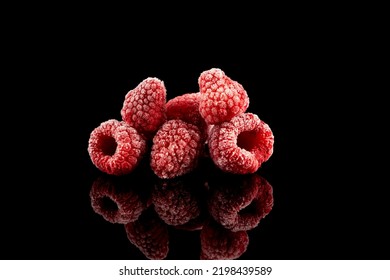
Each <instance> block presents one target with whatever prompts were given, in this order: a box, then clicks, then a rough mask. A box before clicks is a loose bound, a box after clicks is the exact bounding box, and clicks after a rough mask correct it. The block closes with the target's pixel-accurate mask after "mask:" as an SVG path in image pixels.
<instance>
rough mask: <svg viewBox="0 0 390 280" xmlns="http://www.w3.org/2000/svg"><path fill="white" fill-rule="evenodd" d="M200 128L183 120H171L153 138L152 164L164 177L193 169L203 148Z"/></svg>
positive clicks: (155, 171) (178, 174) (174, 175)
mask: <svg viewBox="0 0 390 280" xmlns="http://www.w3.org/2000/svg"><path fill="white" fill-rule="evenodd" d="M202 145H203V143H202V141H201V136H200V131H199V129H198V128H197V127H196V126H195V125H192V124H188V123H186V122H184V121H182V120H169V121H167V122H166V123H164V124H163V125H162V127H161V128H160V129H159V130H158V131H157V133H156V135H155V136H154V138H153V145H152V151H151V161H150V166H151V168H152V170H153V171H154V173H155V174H156V175H157V176H158V177H160V178H163V179H167V178H174V177H176V176H180V175H184V174H186V173H188V172H190V171H191V170H193V169H194V168H195V167H196V165H197V163H198V158H199V154H200V152H201V149H202Z"/></svg>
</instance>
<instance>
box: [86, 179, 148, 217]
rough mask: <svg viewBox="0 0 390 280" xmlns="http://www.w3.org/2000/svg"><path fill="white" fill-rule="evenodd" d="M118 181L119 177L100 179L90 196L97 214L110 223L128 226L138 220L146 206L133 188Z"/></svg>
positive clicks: (94, 183) (95, 182)
mask: <svg viewBox="0 0 390 280" xmlns="http://www.w3.org/2000/svg"><path fill="white" fill-rule="evenodd" d="M118 180H119V178H118V177H115V178H111V177H106V176H100V177H98V178H97V179H96V180H95V181H94V182H93V184H92V188H91V190H90V192H89V196H90V199H91V205H92V209H93V210H94V211H95V213H97V214H99V215H101V216H102V217H103V218H104V219H105V220H106V221H108V222H110V223H118V224H127V223H129V222H132V221H135V220H137V219H138V217H139V216H140V215H141V213H142V211H143V210H144V209H145V204H144V203H143V202H142V201H141V199H140V197H139V196H138V194H137V193H136V192H135V191H134V190H133V189H132V188H129V187H128V186H124V185H123V184H122V183H123V182H118Z"/></svg>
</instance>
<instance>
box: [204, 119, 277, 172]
mask: <svg viewBox="0 0 390 280" xmlns="http://www.w3.org/2000/svg"><path fill="white" fill-rule="evenodd" d="M273 145H274V136H273V133H272V131H271V129H270V127H269V126H268V125H267V124H266V123H265V122H263V121H262V120H260V119H259V117H258V116H257V115H255V114H252V113H244V114H240V115H238V116H236V117H234V118H232V119H231V120H230V121H229V122H224V123H221V124H219V125H214V127H213V128H212V130H211V132H210V136H209V140H208V147H209V151H210V157H211V158H212V160H213V161H214V163H215V165H216V166H218V167H219V168H220V169H221V170H223V171H226V172H230V173H235V174H249V173H254V172H256V171H257V170H258V169H259V168H260V166H261V165H262V163H264V162H265V161H267V160H268V159H269V158H270V157H271V155H272V153H273Z"/></svg>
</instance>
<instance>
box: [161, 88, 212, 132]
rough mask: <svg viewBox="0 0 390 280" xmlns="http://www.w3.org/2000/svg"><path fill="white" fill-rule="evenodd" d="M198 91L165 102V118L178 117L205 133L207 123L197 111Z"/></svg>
mask: <svg viewBox="0 0 390 280" xmlns="http://www.w3.org/2000/svg"><path fill="white" fill-rule="evenodd" d="M200 96H201V95H200V93H199V92H197V93H186V94H183V95H179V96H176V97H174V98H172V99H170V100H169V101H168V102H167V104H166V110H167V119H168V120H173V119H179V120H182V121H185V122H186V123H190V124H193V125H196V126H197V127H198V128H199V130H200V131H201V132H202V133H204V135H205V136H206V135H207V124H206V122H205V120H204V119H203V117H202V116H201V115H200V113H199V103H200Z"/></svg>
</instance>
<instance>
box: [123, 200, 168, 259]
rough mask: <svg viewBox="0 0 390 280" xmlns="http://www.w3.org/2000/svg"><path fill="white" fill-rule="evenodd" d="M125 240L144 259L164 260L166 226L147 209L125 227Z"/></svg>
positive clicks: (166, 251) (166, 235)
mask: <svg viewBox="0 0 390 280" xmlns="http://www.w3.org/2000/svg"><path fill="white" fill-rule="evenodd" d="M125 230H126V234H127V238H128V239H129V241H130V242H131V243H132V244H133V245H134V246H136V247H137V248H138V249H139V250H140V251H141V252H142V253H143V254H144V255H145V257H146V258H148V259H151V260H162V259H165V258H166V257H167V255H168V251H169V235H168V228H167V225H166V224H165V223H164V222H163V221H161V219H160V218H159V217H158V216H157V215H156V213H155V212H154V211H153V208H149V209H148V210H147V211H145V212H143V213H142V215H141V216H140V217H139V219H138V220H137V221H135V222H131V223H128V224H126V225H125Z"/></svg>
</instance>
